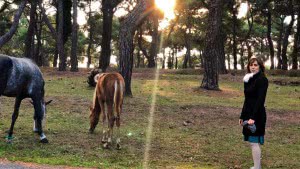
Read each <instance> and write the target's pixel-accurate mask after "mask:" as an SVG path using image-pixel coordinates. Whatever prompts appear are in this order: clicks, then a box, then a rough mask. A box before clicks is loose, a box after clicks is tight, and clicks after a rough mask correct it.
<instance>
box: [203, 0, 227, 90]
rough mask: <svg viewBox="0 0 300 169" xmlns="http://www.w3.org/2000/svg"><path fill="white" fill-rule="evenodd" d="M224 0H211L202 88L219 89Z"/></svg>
mask: <svg viewBox="0 0 300 169" xmlns="http://www.w3.org/2000/svg"><path fill="white" fill-rule="evenodd" d="M222 13H223V0H211V1H210V4H209V12H208V27H207V32H206V36H205V49H204V53H203V56H204V76H203V80H202V83H201V88H204V89H209V90H219V83H218V80H219V74H218V57H219V55H221V54H222V51H220V48H219V47H218V45H220V43H222V42H221V41H220V40H219V38H218V35H220V33H221V26H222Z"/></svg>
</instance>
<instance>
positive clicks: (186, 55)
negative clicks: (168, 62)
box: [182, 28, 191, 69]
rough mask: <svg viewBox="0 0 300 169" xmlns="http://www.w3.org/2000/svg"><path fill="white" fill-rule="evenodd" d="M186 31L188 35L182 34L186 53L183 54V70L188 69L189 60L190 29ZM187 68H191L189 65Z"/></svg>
mask: <svg viewBox="0 0 300 169" xmlns="http://www.w3.org/2000/svg"><path fill="white" fill-rule="evenodd" d="M187 31H188V33H184V42H185V47H186V53H185V56H184V60H183V64H182V68H183V69H186V68H188V63H190V60H191V38H190V32H191V29H190V28H188V30H187ZM189 67H191V65H189Z"/></svg>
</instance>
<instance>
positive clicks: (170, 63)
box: [167, 50, 172, 69]
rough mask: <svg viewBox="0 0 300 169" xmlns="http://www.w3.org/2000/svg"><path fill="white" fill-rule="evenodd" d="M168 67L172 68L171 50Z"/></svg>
mask: <svg viewBox="0 0 300 169" xmlns="http://www.w3.org/2000/svg"><path fill="white" fill-rule="evenodd" d="M167 65H168V69H172V55H171V50H170V51H169V55H168V64H167Z"/></svg>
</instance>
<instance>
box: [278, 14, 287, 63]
mask: <svg viewBox="0 0 300 169" xmlns="http://www.w3.org/2000/svg"><path fill="white" fill-rule="evenodd" d="M284 19H285V17H283V18H282V17H281V18H280V20H281V22H280V28H279V37H278V40H277V60H278V62H277V69H281V68H282V57H281V51H282V36H283V31H284Z"/></svg>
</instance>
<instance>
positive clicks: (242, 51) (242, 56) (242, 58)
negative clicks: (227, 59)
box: [240, 42, 245, 70]
mask: <svg viewBox="0 0 300 169" xmlns="http://www.w3.org/2000/svg"><path fill="white" fill-rule="evenodd" d="M244 51H245V50H244V46H243V42H242V43H241V59H240V62H241V68H242V70H244V69H245V62H244Z"/></svg>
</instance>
